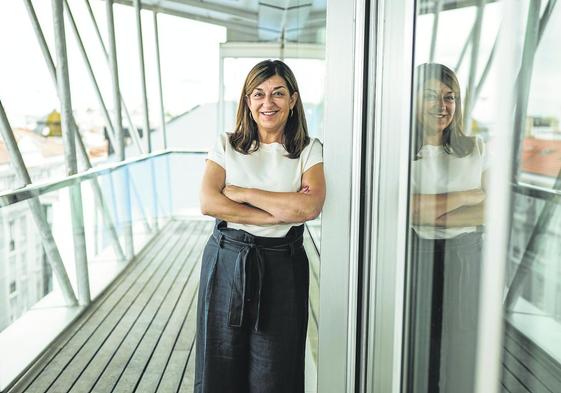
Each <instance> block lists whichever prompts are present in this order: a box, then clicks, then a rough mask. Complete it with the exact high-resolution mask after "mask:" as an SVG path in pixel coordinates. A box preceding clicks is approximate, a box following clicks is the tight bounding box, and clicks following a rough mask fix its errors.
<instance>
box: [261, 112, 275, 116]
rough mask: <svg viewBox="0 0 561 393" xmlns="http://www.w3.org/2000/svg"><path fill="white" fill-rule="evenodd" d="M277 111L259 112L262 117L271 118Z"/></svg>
mask: <svg viewBox="0 0 561 393" xmlns="http://www.w3.org/2000/svg"><path fill="white" fill-rule="evenodd" d="M277 112H278V111H267V112H260V113H261V114H262V115H265V116H273V115H275V114H276V113H277Z"/></svg>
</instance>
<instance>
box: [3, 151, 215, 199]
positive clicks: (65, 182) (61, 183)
mask: <svg viewBox="0 0 561 393" xmlns="http://www.w3.org/2000/svg"><path fill="white" fill-rule="evenodd" d="M206 153H207V151H203V150H177V149H167V150H161V151H158V152H154V153H150V154H145V155H142V156H139V157H134V158H130V159H127V160H124V161H119V162H113V163H107V164H103V165H101V166H99V167H96V168H91V169H88V170H87V171H84V172H81V173H78V174H76V175H72V176H68V177H65V178H64V179H57V180H49V181H46V182H44V183H37V184H29V185H27V186H25V187H22V188H18V189H15V190H8V191H5V192H3V193H0V208H3V207H6V206H10V205H13V204H16V203H19V202H22V201H25V200H28V199H31V198H35V197H38V196H41V195H43V194H46V193H49V192H53V191H56V190H60V189H62V188H65V187H69V186H72V185H75V184H80V183H81V182H83V181H85V180H89V179H93V178H96V177H98V176H101V175H106V174H109V173H111V172H113V171H115V170H117V169H119V168H121V167H124V166H126V165H129V164H134V163H139V162H142V161H146V160H149V159H152V158H155V157H158V156H163V155H167V154H206Z"/></svg>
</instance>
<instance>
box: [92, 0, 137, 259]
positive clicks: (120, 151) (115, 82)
mask: <svg viewBox="0 0 561 393" xmlns="http://www.w3.org/2000/svg"><path fill="white" fill-rule="evenodd" d="M88 5H89V2H88ZM105 12H106V15H107V36H108V38H109V39H108V42H109V52H105V53H106V54H107V53H108V55H109V56H108V63H109V68H110V71H111V82H112V87H113V89H112V91H113V111H114V112H115V113H114V125H115V134H116V135H115V139H116V140H117V148H116V149H115V153H116V154H117V159H118V160H119V161H123V160H124V159H125V135H124V132H123V118H122V116H121V93H120V88H119V67H118V60H117V42H116V39H115V20H114V17H113V0H105ZM92 16H93V14H92ZM95 26H96V28H97V23H96V24H95ZM100 42H101V44H102V46H103V40H101V39H100ZM103 49H104V51H105V47H104V48H103ZM133 132H134V133H135V134H136V127H134V129H131V130H130V135H133ZM138 146H139V147H140V141H139V144H138ZM141 151H142V150H141ZM121 181H122V187H123V192H122V196H121V198H122V201H123V206H128V208H127V207H125V209H124V210H125V215H126V216H127V217H128V218H129V222H128V223H127V220H125V222H124V223H123V231H124V236H125V247H126V251H127V257H129V258H132V257H133V256H134V236H133V233H132V225H131V224H130V215H129V214H128V213H129V212H130V204H131V195H130V183H129V176H128V171H125V175H124V176H121Z"/></svg>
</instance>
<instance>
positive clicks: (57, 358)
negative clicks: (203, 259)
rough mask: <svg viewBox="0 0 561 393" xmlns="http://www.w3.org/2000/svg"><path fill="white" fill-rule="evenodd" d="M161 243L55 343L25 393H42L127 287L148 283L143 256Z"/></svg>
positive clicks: (158, 242)
mask: <svg viewBox="0 0 561 393" xmlns="http://www.w3.org/2000/svg"><path fill="white" fill-rule="evenodd" d="M178 225H180V224H179V223H177V222H175V223H172V224H170V226H168V227H167V228H169V229H174V228H176V227H177V226H178ZM164 243H165V242H164V240H163V239H161V238H158V239H156V240H155V241H154V242H152V243H151V244H149V246H150V248H149V249H146V252H141V253H140V254H139V258H137V259H136V260H135V261H133V262H131V269H130V270H129V269H128V268H127V269H126V273H127V274H125V275H123V277H122V280H120V282H119V285H117V286H115V287H114V289H113V290H112V291H108V292H107V294H106V295H104V296H103V298H102V299H100V300H99V301H98V302H96V304H95V305H92V307H94V309H93V312H92V313H91V314H88V315H87V316H85V317H84V318H83V319H81V320H80V322H79V323H77V324H76V325H75V326H76V327H75V328H74V327H73V329H72V330H73V331H72V333H70V334H69V336H70V337H69V338H68V339H67V340H61V342H60V343H58V344H57V346H58V348H57V350H56V351H54V353H53V355H52V356H51V357H50V358H49V359H45V361H42V362H41V364H38V365H37V367H36V369H38V370H39V371H38V372H36V377H35V378H32V379H30V383H29V385H28V386H25V387H23V389H22V391H25V392H31V393H33V392H44V391H46V389H47V388H48V387H49V386H50V385H51V384H52V383H53V382H54V380H55V379H56V377H57V376H58V375H59V374H60V373H61V372H62V371H63V370H64V368H65V367H66V366H67V365H68V364H69V363H70V362H71V361H72V360H73V359H74V358H75V357H76V354H77V352H78V351H77V349H76V348H80V347H81V346H82V345H84V343H85V342H87V340H88V339H89V338H90V337H91V335H92V334H94V333H95V332H96V331H97V330H98V328H99V326H101V324H102V323H103V322H104V320H105V319H106V318H107V317H108V316H109V315H110V314H111V313H112V312H113V311H114V310H115V308H116V307H117V305H118V304H119V303H120V302H121V301H122V299H123V297H124V295H125V294H127V293H131V288H133V287H134V285H136V284H138V283H139V282H143V281H146V280H148V279H149V278H150V277H151V276H152V275H153V274H155V273H156V272H157V266H155V265H151V264H149V263H148V262H147V259H146V257H151V256H153V255H157V252H158V247H159V246H161V245H163V244H164Z"/></svg>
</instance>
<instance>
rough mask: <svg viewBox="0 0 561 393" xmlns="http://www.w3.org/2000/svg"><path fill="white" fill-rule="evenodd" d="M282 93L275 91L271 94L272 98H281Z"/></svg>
mask: <svg viewBox="0 0 561 393" xmlns="http://www.w3.org/2000/svg"><path fill="white" fill-rule="evenodd" d="M283 96H284V93H283V92H282V91H275V92H274V93H273V97H283Z"/></svg>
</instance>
